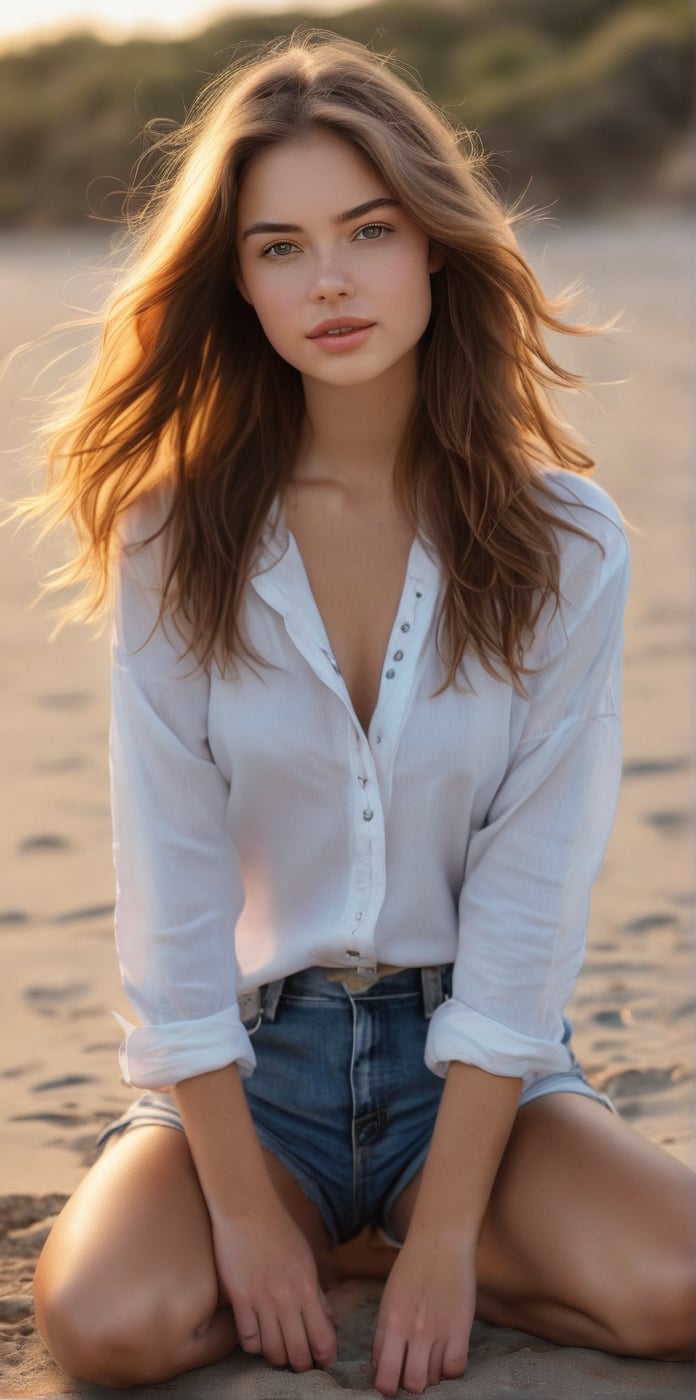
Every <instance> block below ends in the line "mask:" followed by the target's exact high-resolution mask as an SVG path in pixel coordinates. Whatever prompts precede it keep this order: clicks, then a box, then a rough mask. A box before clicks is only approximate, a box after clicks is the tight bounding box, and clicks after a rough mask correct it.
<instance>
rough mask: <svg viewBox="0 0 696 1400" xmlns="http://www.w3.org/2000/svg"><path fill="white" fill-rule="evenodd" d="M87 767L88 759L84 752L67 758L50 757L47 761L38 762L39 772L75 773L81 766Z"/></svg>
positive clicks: (37, 769) (37, 770) (37, 768)
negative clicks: (83, 754) (84, 756)
mask: <svg viewBox="0 0 696 1400" xmlns="http://www.w3.org/2000/svg"><path fill="white" fill-rule="evenodd" d="M86 767H87V759H86V758H83V756H82V754H74V755H72V756H70V755H69V756H68V757H67V758H55V759H50V760H49V761H48V762H46V763H37V765H36V772H37V773H75V772H76V771H77V770H78V769H79V768H86Z"/></svg>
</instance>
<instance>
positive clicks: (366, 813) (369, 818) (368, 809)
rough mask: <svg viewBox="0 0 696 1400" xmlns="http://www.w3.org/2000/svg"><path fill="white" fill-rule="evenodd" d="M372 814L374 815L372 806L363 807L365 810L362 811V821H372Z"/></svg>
mask: <svg viewBox="0 0 696 1400" xmlns="http://www.w3.org/2000/svg"><path fill="white" fill-rule="evenodd" d="M374 815H375V814H374V812H373V810H372V808H371V807H366V808H365V811H364V812H363V821H364V822H371V821H372V818H373V817H374Z"/></svg>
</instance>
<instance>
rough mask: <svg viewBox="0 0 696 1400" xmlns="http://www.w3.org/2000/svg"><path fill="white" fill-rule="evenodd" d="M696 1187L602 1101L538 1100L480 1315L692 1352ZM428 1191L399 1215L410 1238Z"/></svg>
mask: <svg viewBox="0 0 696 1400" xmlns="http://www.w3.org/2000/svg"><path fill="white" fill-rule="evenodd" d="M695 1188H696V1177H694V1174H693V1173H692V1172H690V1171H689V1170H688V1169H687V1168H686V1167H684V1166H682V1164H681V1163H679V1162H677V1161H676V1160H675V1159H674V1158H673V1157H671V1156H670V1155H669V1154H668V1153H666V1152H664V1151H663V1150H662V1149H661V1148H658V1147H656V1146H654V1144H652V1143H650V1142H648V1141H647V1140H646V1139H644V1138H643V1137H641V1136H640V1134H639V1133H637V1132H636V1131H635V1130H634V1129H633V1128H631V1127H630V1126H629V1125H628V1124H627V1123H625V1122H624V1121H623V1120H622V1119H621V1118H619V1117H618V1115H615V1114H612V1113H610V1112H608V1111H607V1110H606V1109H605V1108H604V1107H603V1106H602V1105H601V1104H599V1103H597V1102H596V1101H595V1100H593V1099H590V1098H587V1097H585V1096H583V1095H580V1094H572V1093H562V1094H550V1095H548V1096H546V1097H544V1098H541V1099H537V1100H534V1101H533V1102H531V1103H528V1104H527V1105H526V1106H524V1107H523V1108H521V1109H520V1111H519V1113H518V1115H517V1118H516V1121H515V1125H514V1128H513V1131H512V1133H511V1136H510V1140H509V1143H508V1146H507V1148H506V1151H505V1154H504V1157H503V1160H502V1162H501V1166H500V1169H499V1172H498V1174H497V1177H496V1180H495V1183H494V1187H493V1191H492V1193H491V1198H490V1202H489V1206H488V1210H487V1213H486V1217H485V1221H484V1225H483V1229H482V1232H481V1239H480V1246H479V1253H478V1261H477V1268H478V1281H479V1295H478V1307H477V1312H478V1315H479V1316H480V1317H482V1318H483V1319H484V1320H486V1321H491V1322H498V1323H504V1324H506V1325H513V1326H514V1325H517V1326H522V1327H526V1328H527V1330H529V1331H533V1332H537V1333H539V1335H543V1336H547V1337H548V1338H549V1339H550V1340H554V1341H560V1342H565V1343H570V1344H573V1343H575V1344H578V1345H593V1346H599V1347H604V1348H606V1349H607V1350H612V1351H631V1352H633V1353H634V1354H636V1355H640V1354H646V1355H655V1354H666V1353H667V1352H669V1351H670V1350H673V1351H674V1354H675V1355H677V1354H683V1348H682V1338H683V1336H684V1335H685V1334H687V1333H688V1329H689V1324H688V1319H687V1318H686V1317H685V1316H684V1309H685V1308H688V1306H689V1301H690V1300H692V1299H693V1275H694V1262H695V1261H696V1238H695V1235H696V1190H695ZM417 1189H418V1179H416V1180H415V1181H414V1182H412V1183H411V1185H410V1187H409V1188H407V1191H406V1192H404V1194H403V1196H402V1197H401V1198H400V1201H399V1203H398V1209H395V1210H394V1211H393V1213H392V1219H393V1220H394V1223H395V1225H396V1227H397V1229H398V1231H399V1234H400V1236H401V1237H402V1238H403V1235H404V1231H405V1229H407V1228H408V1220H409V1219H410V1212H411V1210H412V1207H413V1203H414V1201H415V1196H416V1193H417ZM670 1328H673V1331H674V1346H673V1348H670V1345H669V1334H670ZM691 1328H692V1329H693V1321H692V1323H691Z"/></svg>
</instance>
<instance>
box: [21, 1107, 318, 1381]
mask: <svg viewBox="0 0 696 1400" xmlns="http://www.w3.org/2000/svg"><path fill="white" fill-rule="evenodd" d="M267 1160H268V1164H269V1168H270V1170H271V1175H272V1179H273V1182H274V1185H275V1187H276V1189H277V1190H278V1192H279V1194H280V1196H281V1199H283V1201H284V1203H285V1205H286V1206H287V1208H288V1209H289V1210H290V1211H291V1213H292V1214H293V1217H294V1219H295V1220H296V1221H297V1223H298V1224H299V1225H300V1227H301V1228H302V1229H303V1231H304V1233H305V1234H306V1236H307V1238H308V1240H309V1243H310V1244H311V1246H312V1248H313V1249H314V1250H315V1253H317V1254H319V1253H321V1251H322V1250H323V1249H324V1246H325V1243H326V1232H325V1230H324V1226H323V1224H322V1221H321V1217H320V1215H319V1212H318V1210H317V1208H316V1206H314V1205H313V1204H312V1203H311V1202H310V1201H309V1200H308V1199H307V1197H306V1196H305V1195H304V1193H303V1192H302V1191H301V1189H300V1187H299V1186H298V1185H297V1183H296V1182H295V1181H294V1179H293V1178H292V1177H291V1176H290V1175H289V1173H288V1172H286V1171H285V1169H284V1168H283V1167H282V1166H281V1164H280V1163H279V1162H278V1161H277V1160H276V1158H274V1157H272V1156H271V1154H270V1153H268V1154H267ZM34 1297H35V1302H36V1316H37V1322H38V1326H39V1330H40V1332H41V1334H42V1336H43V1338H44V1341H45V1343H46V1345H47V1347H48V1349H49V1351H50V1352H51V1354H52V1355H53V1356H54V1358H55V1360H56V1361H57V1362H58V1364H59V1365H61V1366H62V1367H63V1368H64V1369H65V1370H66V1371H67V1372H68V1374H69V1375H72V1376H79V1377H81V1378H82V1379H85V1380H91V1381H94V1382H97V1383H98V1384H101V1385H109V1386H128V1385H146V1384H154V1383H156V1382H158V1381H162V1380H167V1379H169V1378H171V1377H172V1376H176V1375H180V1374H181V1373H182V1372H184V1371H190V1370H193V1369H195V1368H196V1367H198V1366H206V1365H209V1364H211V1363H212V1362H214V1361H219V1360H221V1359H222V1357H224V1356H227V1355H229V1353H230V1352H231V1351H232V1350H233V1348H234V1347H235V1346H236V1344H237V1334H236V1331H235V1327H234V1319H233V1316H232V1310H231V1308H230V1306H229V1303H228V1300H227V1299H226V1298H225V1297H224V1296H222V1293H221V1289H220V1283H219V1279H218V1275H217V1270H216V1267H215V1259H214V1255H213V1247H212V1239H211V1231H210V1221H209V1217H208V1212H207V1208H206V1205H205V1200H204V1197H203V1194H202V1192H201V1189H200V1185H199V1182H198V1177H197V1175H196V1171H195V1167H194V1165H193V1161H192V1158H191V1154H190V1152H189V1148H188V1144H187V1141H186V1138H185V1136H184V1134H183V1133H181V1132H178V1131H177V1130H175V1129H173V1128H169V1127H164V1126H163V1127H159V1126H157V1127H156V1126H154V1125H153V1126H148V1127H145V1126H143V1127H139V1128H137V1129H134V1130H132V1131H131V1132H128V1133H125V1134H124V1135H123V1137H121V1138H119V1139H117V1140H116V1141H115V1142H114V1143H113V1144H112V1145H111V1146H110V1147H109V1148H108V1149H107V1150H106V1151H105V1153H104V1154H103V1156H102V1157H100V1158H99V1160H98V1161H97V1162H96V1163H95V1165H94V1166H93V1167H92V1168H91V1170H90V1171H89V1172H88V1174H87V1176H86V1177H85V1178H84V1180H83V1181H82V1182H81V1184H80V1186H79V1187H78V1188H77V1190H76V1191H75V1193H74V1195H73V1196H72V1197H71V1199H70V1200H69V1201H68V1203H67V1205H66V1206H65V1208H64V1210H63V1211H62V1212H61V1215H60V1216H59V1218H58V1220H57V1221H56V1224H55V1226H54V1228H53V1230H52V1231H51V1234H50V1236H49V1238H48V1240H47V1241H46V1244H45V1246H44V1249H43V1251H42V1254H41V1257H40V1259H39V1262H38V1265H37V1270H36V1275H35V1280H34Z"/></svg>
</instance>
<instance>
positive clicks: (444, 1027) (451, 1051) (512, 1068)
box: [425, 997, 570, 1082]
mask: <svg viewBox="0 0 696 1400" xmlns="http://www.w3.org/2000/svg"><path fill="white" fill-rule="evenodd" d="M451 1060H461V1061H463V1063H464V1064H468V1065H477V1066H478V1068H479V1069H483V1070H486V1071H487V1072H488V1074H501V1075H507V1076H509V1077H511V1078H516V1079H523V1080H525V1082H526V1081H528V1080H536V1079H540V1078H542V1077H543V1076H544V1075H547V1074H559V1073H560V1074H562V1073H564V1072H566V1071H567V1070H568V1068H569V1065H570V1057H569V1054H568V1049H567V1047H566V1046H565V1045H564V1044H563V1041H562V1040H560V1039H559V1040H557V1041H549V1040H539V1039H536V1038H535V1037H533V1036H528V1035H522V1034H521V1032H520V1031H513V1030H511V1029H510V1027H509V1026H504V1025H503V1024H502V1023H501V1022H500V1021H492V1020H491V1018H490V1017H489V1016H482V1015H481V1013H480V1012H479V1011H473V1010H472V1009H471V1007H469V1006H466V1005H465V1003H464V1002H462V1001H457V1000H456V998H454V997H451V998H450V999H449V1000H448V1001H445V1002H443V1004H442V1006H438V1008H437V1011H436V1012H435V1014H434V1015H433V1017H432V1019H431V1021H430V1025H429V1027H428V1034H427V1037H426V1042H425V1063H426V1065H427V1067H428V1069H429V1070H432V1072H433V1074H437V1075H439V1076H440V1078H441V1079H444V1077H445V1075H446V1074H447V1070H448V1067H449V1064H450V1061H451Z"/></svg>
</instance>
